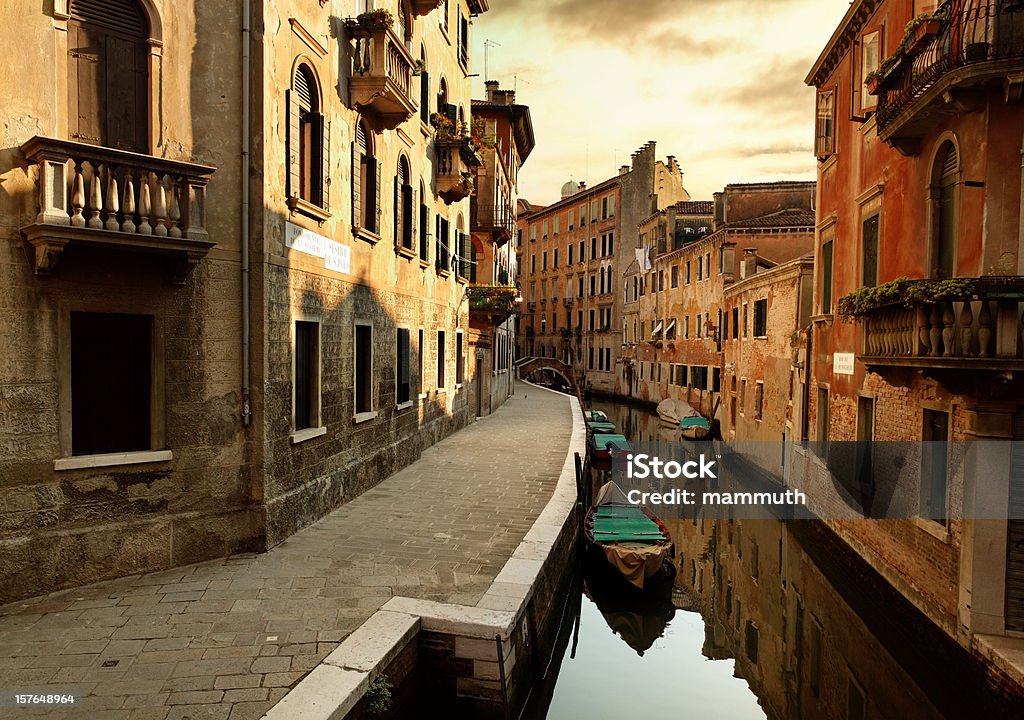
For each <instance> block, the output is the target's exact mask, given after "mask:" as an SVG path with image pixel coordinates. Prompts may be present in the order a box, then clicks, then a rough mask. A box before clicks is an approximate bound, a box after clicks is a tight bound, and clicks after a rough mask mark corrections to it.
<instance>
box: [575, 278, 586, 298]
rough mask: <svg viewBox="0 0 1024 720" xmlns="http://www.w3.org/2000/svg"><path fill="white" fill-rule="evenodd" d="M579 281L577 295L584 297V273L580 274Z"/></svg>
mask: <svg viewBox="0 0 1024 720" xmlns="http://www.w3.org/2000/svg"><path fill="white" fill-rule="evenodd" d="M578 281H579V283H578V284H579V287H578V288H577V293H576V295H577V296H578V297H583V290H584V287H583V276H582V275H580V276H579V278H578Z"/></svg>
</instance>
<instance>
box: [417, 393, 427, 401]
mask: <svg viewBox="0 0 1024 720" xmlns="http://www.w3.org/2000/svg"><path fill="white" fill-rule="evenodd" d="M417 397H418V398H419V399H420V400H426V399H427V393H420V394H419V395H418V396H417Z"/></svg>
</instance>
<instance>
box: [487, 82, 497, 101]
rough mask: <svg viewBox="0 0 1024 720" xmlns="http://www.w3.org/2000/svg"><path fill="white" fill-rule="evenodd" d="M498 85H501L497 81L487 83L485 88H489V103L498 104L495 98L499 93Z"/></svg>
mask: <svg viewBox="0 0 1024 720" xmlns="http://www.w3.org/2000/svg"><path fill="white" fill-rule="evenodd" d="M498 84H499V83H498V81H497V80H488V81H487V82H485V83H484V87H485V88H487V102H489V103H494V102H497V100H495V98H494V96H495V94H497V92H498Z"/></svg>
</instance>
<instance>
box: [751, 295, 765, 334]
mask: <svg viewBox="0 0 1024 720" xmlns="http://www.w3.org/2000/svg"><path fill="white" fill-rule="evenodd" d="M754 337H756V338H763V337H768V298H761V299H760V300H755V301H754Z"/></svg>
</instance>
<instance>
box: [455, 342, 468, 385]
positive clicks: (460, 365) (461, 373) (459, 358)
mask: <svg viewBox="0 0 1024 720" xmlns="http://www.w3.org/2000/svg"><path fill="white" fill-rule="evenodd" d="M464 338H465V335H464V334H463V332H462V331H461V330H456V331H455V384H456V385H462V384H463V383H464V382H465V381H466V367H465V366H466V361H465V348H464V347H463V342H464Z"/></svg>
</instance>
